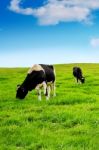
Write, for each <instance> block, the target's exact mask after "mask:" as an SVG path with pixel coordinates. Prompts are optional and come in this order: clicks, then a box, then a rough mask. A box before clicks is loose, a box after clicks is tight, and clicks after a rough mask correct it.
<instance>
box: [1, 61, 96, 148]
mask: <svg viewBox="0 0 99 150" xmlns="http://www.w3.org/2000/svg"><path fill="white" fill-rule="evenodd" d="M73 66H80V67H81V68H82V70H83V74H84V75H85V77H86V83H85V84H81V85H80V84H77V83H76V82H75V80H74V77H73V75H72V68H73ZM55 69H56V94H57V96H56V97H54V98H53V97H51V99H50V100H49V101H46V98H45V97H44V96H43V97H42V101H38V99H37V95H36V91H31V92H29V94H28V95H27V96H26V98H25V99H24V100H17V99H16V98H15V96H16V85H17V84H19V83H22V81H23V80H24V78H25V76H26V72H27V70H28V68H13V69H11V68H9V69H8V68H1V69H0V150H99V64H68V65H56V66H55Z"/></svg>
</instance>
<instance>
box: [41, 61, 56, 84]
mask: <svg viewBox="0 0 99 150" xmlns="http://www.w3.org/2000/svg"><path fill="white" fill-rule="evenodd" d="M40 65H41V67H42V68H43V69H44V71H45V75H46V81H47V82H50V81H52V82H54V81H55V70H54V67H53V66H52V65H44V64H40Z"/></svg>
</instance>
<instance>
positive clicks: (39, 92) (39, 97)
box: [38, 88, 41, 101]
mask: <svg viewBox="0 0 99 150" xmlns="http://www.w3.org/2000/svg"><path fill="white" fill-rule="evenodd" d="M38 100H39V101H41V89H40V88H39V89H38Z"/></svg>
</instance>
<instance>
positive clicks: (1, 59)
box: [0, 0, 99, 67]
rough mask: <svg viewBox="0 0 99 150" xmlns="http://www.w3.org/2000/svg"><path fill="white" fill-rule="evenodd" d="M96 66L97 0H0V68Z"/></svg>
mask: <svg viewBox="0 0 99 150" xmlns="http://www.w3.org/2000/svg"><path fill="white" fill-rule="evenodd" d="M80 62H84V63H85V62H88V63H99V0H94V1H93V0H86V1H84V0H80V1H79V0H4V1H3V0H0V67H21V66H32V65H33V64H35V63H46V64H59V63H80Z"/></svg>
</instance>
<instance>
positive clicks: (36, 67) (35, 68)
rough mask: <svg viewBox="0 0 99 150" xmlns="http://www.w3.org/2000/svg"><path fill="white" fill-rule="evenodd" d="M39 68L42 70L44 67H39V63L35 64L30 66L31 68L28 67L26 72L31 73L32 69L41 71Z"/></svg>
mask: <svg viewBox="0 0 99 150" xmlns="http://www.w3.org/2000/svg"><path fill="white" fill-rule="evenodd" d="M41 70H43V71H44V69H43V68H42V67H41V65H38V64H35V65H33V66H32V68H30V69H29V70H28V74H31V73H32V71H41ZM44 72H45V71H44Z"/></svg>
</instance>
